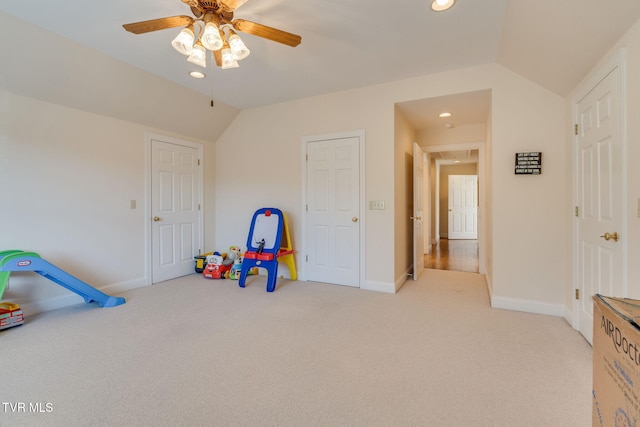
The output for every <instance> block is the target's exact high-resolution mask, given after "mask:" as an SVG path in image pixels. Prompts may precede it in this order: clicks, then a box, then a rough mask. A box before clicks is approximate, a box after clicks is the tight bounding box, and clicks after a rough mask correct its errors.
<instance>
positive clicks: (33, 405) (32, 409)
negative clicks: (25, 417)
mask: <svg viewBox="0 0 640 427" xmlns="http://www.w3.org/2000/svg"><path fill="white" fill-rule="evenodd" d="M0 412H2V413H5V414H20V413H25V414H26V413H28V414H36V413H43V414H48V413H51V412H53V403H51V402H0Z"/></svg>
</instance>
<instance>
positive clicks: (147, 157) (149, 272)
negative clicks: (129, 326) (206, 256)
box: [144, 132, 205, 285]
mask: <svg viewBox="0 0 640 427" xmlns="http://www.w3.org/2000/svg"><path fill="white" fill-rule="evenodd" d="M153 140H157V141H160V142H166V143H168V144H175V145H182V146H184V147H189V148H194V149H196V150H198V159H200V168H199V176H198V180H199V183H198V186H199V191H198V198H199V199H200V216H199V218H198V230H199V232H198V236H197V238H198V240H199V241H200V247H201V248H202V247H203V245H204V216H205V210H204V188H203V187H204V172H203V171H204V156H203V153H204V146H203V144H201V143H196V142H191V141H187V140H184V139H178V138H173V137H170V136H166V135H160V134H155V133H150V132H145V134H144V281H145V283H146V284H147V285H152V284H153V265H152V263H153V253H152V251H153V246H152V241H151V239H152V235H153V233H152V231H151V227H152V226H153V221H152V220H151V216H152V212H151V207H152V205H151V184H152V182H153V176H152V164H151V150H152V141H153ZM194 265H195V264H194ZM194 271H195V270H194Z"/></svg>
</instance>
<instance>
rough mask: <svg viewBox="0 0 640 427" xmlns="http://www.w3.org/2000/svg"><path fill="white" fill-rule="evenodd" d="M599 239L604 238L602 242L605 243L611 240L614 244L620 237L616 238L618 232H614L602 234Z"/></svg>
mask: <svg viewBox="0 0 640 427" xmlns="http://www.w3.org/2000/svg"><path fill="white" fill-rule="evenodd" d="M600 237H602V238H604V240H606V241H607V242H608V241H609V240H613V241H614V242H617V241H618V239H619V238H620V236H618V232H617V231H614V232H613V233H604V234H603V235H602V236H600Z"/></svg>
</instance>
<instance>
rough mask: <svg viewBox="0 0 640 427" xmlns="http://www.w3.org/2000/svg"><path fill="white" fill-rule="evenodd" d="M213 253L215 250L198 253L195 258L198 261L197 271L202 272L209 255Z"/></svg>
mask: <svg viewBox="0 0 640 427" xmlns="http://www.w3.org/2000/svg"><path fill="white" fill-rule="evenodd" d="M209 255H213V252H207V253H205V254H200V255H196V256H195V257H193V259H194V260H195V261H196V267H195V270H196V273H202V272H203V271H204V267H205V266H206V265H207V256H209Z"/></svg>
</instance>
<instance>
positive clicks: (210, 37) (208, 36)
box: [200, 13, 224, 50]
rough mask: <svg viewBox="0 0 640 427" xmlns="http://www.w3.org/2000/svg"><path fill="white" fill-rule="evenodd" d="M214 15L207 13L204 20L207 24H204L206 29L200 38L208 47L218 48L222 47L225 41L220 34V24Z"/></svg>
mask: <svg viewBox="0 0 640 427" xmlns="http://www.w3.org/2000/svg"><path fill="white" fill-rule="evenodd" d="M213 16H214V15H213V14H210V13H207V14H206V15H205V18H204V21H205V22H206V24H205V25H204V31H203V33H202V37H201V38H200V40H201V41H202V44H203V45H204V47H206V48H207V49H209V50H218V49H221V48H222V45H224V41H223V40H222V37H221V36H220V29H219V28H218V24H217V23H216V22H215V19H214V18H213Z"/></svg>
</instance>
